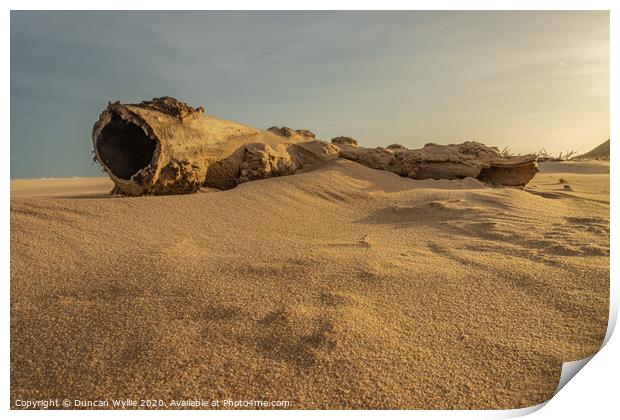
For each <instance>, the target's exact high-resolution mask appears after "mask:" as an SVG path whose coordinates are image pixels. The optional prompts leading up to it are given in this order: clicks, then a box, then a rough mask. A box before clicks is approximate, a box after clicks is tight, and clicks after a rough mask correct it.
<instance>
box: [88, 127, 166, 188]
mask: <svg viewBox="0 0 620 420" xmlns="http://www.w3.org/2000/svg"><path fill="white" fill-rule="evenodd" d="M96 147H97V153H98V154H99V157H100V158H101V160H102V161H103V163H104V164H105V166H106V167H107V168H108V169H109V170H111V171H112V173H114V175H116V176H117V177H118V178H121V179H130V178H131V176H132V175H134V174H135V173H136V172H138V171H139V170H140V169H142V168H144V167H146V166H147V165H148V164H149V163H150V162H151V159H152V158H153V153H154V152H155V141H154V140H152V139H150V138H149V137H147V136H146V134H144V131H142V129H141V128H140V127H138V126H136V125H134V124H131V123H129V122H127V121H125V120H123V119H122V118H120V117H119V116H117V115H113V116H112V120H111V121H110V122H109V123H108V124H107V125H106V126H105V127H104V128H103V130H102V131H101V134H99V137H98V139H97V143H96Z"/></svg>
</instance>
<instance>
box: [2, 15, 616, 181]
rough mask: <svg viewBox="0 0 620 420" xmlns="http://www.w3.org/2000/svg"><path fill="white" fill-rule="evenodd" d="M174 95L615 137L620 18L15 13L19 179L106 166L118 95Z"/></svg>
mask: <svg viewBox="0 0 620 420" xmlns="http://www.w3.org/2000/svg"><path fill="white" fill-rule="evenodd" d="M164 95H169V96H175V97H177V98H179V99H181V100H184V101H186V102H188V103H189V104H190V105H193V106H198V105H202V106H205V109H206V112H207V113H208V114H211V115H215V116H218V117H222V118H226V119H232V120H235V121H238V122H241V123H244V124H247V125H251V126H255V127H259V128H267V127H269V126H271V125H278V126H281V125H286V126H289V127H292V128H295V129H297V128H304V129H309V130H312V131H313V132H315V133H316V134H317V137H319V138H322V139H325V140H329V139H330V138H332V137H335V136H339V135H346V136H352V137H355V138H357V139H358V140H359V142H360V144H361V145H364V146H386V145H388V144H391V143H402V144H404V145H406V146H408V147H412V148H415V147H421V146H423V145H424V144H425V143H427V142H431V141H432V142H437V143H456V142H461V141H465V140H477V141H481V142H484V143H486V144H488V145H492V146H498V147H500V148H502V147H505V146H508V147H510V148H511V150H512V151H513V152H515V153H528V152H535V151H537V150H540V149H541V148H545V149H546V150H547V151H549V152H551V153H558V152H561V151H566V150H573V149H574V150H577V151H578V152H579V153H585V152H587V151H589V150H590V149H592V148H594V147H596V146H597V145H598V144H600V143H602V142H603V141H605V140H607V139H608V138H609V118H610V115H609V13H608V12H606V11H593V12H591V11H570V12H568V11H551V12H547V11H535V12H522V11H514V12H513V11H507V12H425V11H419V12H350V11H349V12H268V11H264V12H207V11H203V12H197V11H192V12H126V11H122V12H107V11H105V12H104V11H96V12H24V11H19V12H11V139H10V143H11V178H38V177H50V178H51V177H82V176H96V175H101V173H100V172H99V168H98V166H97V165H95V164H93V163H92V159H91V150H92V143H91V139H90V136H91V130H92V125H93V123H94V122H95V121H96V120H97V118H98V116H99V113H100V112H101V111H102V110H103V109H104V108H105V106H106V104H107V102H108V101H110V100H121V101H123V102H135V101H141V100H145V99H150V98H152V97H157V96H164Z"/></svg>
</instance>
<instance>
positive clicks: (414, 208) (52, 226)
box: [11, 159, 609, 409]
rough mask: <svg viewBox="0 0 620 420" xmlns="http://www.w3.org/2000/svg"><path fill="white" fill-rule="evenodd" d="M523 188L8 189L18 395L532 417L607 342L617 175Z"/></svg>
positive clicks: (337, 164)
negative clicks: (528, 413) (566, 374)
mask: <svg viewBox="0 0 620 420" xmlns="http://www.w3.org/2000/svg"><path fill="white" fill-rule="evenodd" d="M540 168H541V172H540V173H539V174H537V175H536V177H535V178H534V179H533V181H532V182H531V183H530V184H529V185H528V186H527V187H526V188H525V189H519V188H509V187H504V188H495V187H489V186H487V185H485V184H483V183H481V182H479V181H478V180H475V179H472V178H466V179H463V180H452V181H449V180H424V181H416V180H412V179H407V178H402V177H399V176H397V175H395V174H393V173H390V172H387V171H378V170H373V169H369V168H367V167H364V166H361V165H358V164H356V163H354V162H350V161H345V160H341V159H338V160H335V161H331V162H328V163H327V164H325V165H324V166H322V167H321V168H320V169H318V170H316V171H313V172H308V173H302V174H296V175H292V176H286V177H280V178H271V179H266V180H259V181H253V182H248V183H245V184H242V185H240V186H238V187H237V188H234V189H231V190H228V191H223V192H219V191H218V192H215V190H209V189H205V190H202V191H200V192H199V193H197V194H193V195H179V196H161V197H153V196H147V197H139V198H119V197H113V196H111V195H109V194H108V192H109V191H110V189H111V188H112V186H113V184H112V182H111V181H110V180H109V179H108V178H81V179H48V180H15V181H12V182H11V401H12V404H14V401H15V400H16V399H20V398H21V399H47V398H68V399H71V400H73V399H82V400H103V399H115V398H118V399H125V398H135V399H161V400H163V401H169V400H173V399H174V400H180V399H233V400H257V399H260V400H270V401H271V400H287V401H290V402H291V407H292V408H332V409H338V408H419V409H422V408H423V409H454V408H459V409H464V408H473V409H497V408H518V407H526V406H531V405H535V404H538V403H540V402H543V401H545V400H547V399H549V398H550V397H551V396H552V395H553V393H554V390H555V388H556V386H557V384H558V380H559V376H560V370H561V364H562V363H563V362H565V361H573V360H577V359H581V358H583V357H586V356H589V355H592V354H593V353H595V352H596V351H597V350H598V348H599V347H600V345H601V343H602V340H603V337H604V335H605V331H606V327H607V317H608V300H609V296H608V295H609V162H601V161H585V162H548V163H541V164H540Z"/></svg>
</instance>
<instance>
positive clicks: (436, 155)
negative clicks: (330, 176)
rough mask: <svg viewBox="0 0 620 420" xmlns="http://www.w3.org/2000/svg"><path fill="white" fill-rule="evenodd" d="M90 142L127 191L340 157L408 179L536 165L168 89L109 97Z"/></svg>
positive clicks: (506, 178) (467, 146)
mask: <svg viewBox="0 0 620 420" xmlns="http://www.w3.org/2000/svg"><path fill="white" fill-rule="evenodd" d="M93 146H94V150H95V158H96V159H97V160H98V161H99V162H100V163H101V165H102V166H103V168H104V170H105V171H106V172H107V173H108V175H109V176H110V178H111V179H112V180H113V181H114V183H115V184H116V187H115V190H114V191H115V192H118V193H122V194H125V195H134V196H136V195H144V194H155V195H160V194H184V193H191V192H195V191H197V190H198V189H199V188H200V187H202V186H209V187H215V188H219V189H229V188H233V187H235V186H236V185H238V184H240V183H243V182H248V181H252V180H257V179H264V178H270V177H275V176H283V175H290V174H293V173H295V172H297V171H299V170H300V169H302V168H303V169H304V170H311V169H313V168H315V167H317V166H318V165H320V164H321V163H323V162H325V161H327V160H330V159H336V158H339V157H340V158H344V159H349V160H353V161H356V162H358V163H360V164H362V165H365V166H368V167H371V168H374V169H383V170H388V171H391V172H394V173H396V174H398V175H401V176H405V177H409V178H414V179H425V178H448V179H453V178H464V177H472V178H478V179H480V180H483V181H486V182H490V183H493V184H499V185H510V186H520V185H525V184H527V182H528V181H529V180H530V179H531V178H532V177H533V176H534V175H535V174H536V172H538V169H537V166H536V161H535V158H534V157H533V156H525V157H519V158H502V157H500V155H499V152H498V150H497V149H496V148H493V147H488V146H485V145H483V144H481V143H476V142H465V143H462V144H458V145H446V146H440V145H435V144H427V145H426V146H425V147H424V148H422V149H415V150H413V149H407V148H405V147H404V146H402V145H400V144H393V145H390V146H388V147H387V148H381V147H380V148H374V149H369V148H364V147H359V146H358V144H357V141H356V140H355V139H353V138H351V137H336V138H334V139H332V141H331V143H328V142H324V141H321V140H317V139H316V138H315V135H314V133H312V132H311V131H308V130H292V129H290V128H288V127H281V128H278V127H271V128H269V129H268V130H259V129H256V128H252V127H248V126H245V125H242V124H238V123H236V122H233V121H227V120H222V119H219V118H215V117H212V116H208V115H205V114H204V109H203V108H202V107H198V108H193V107H191V106H189V105H187V104H185V103H183V102H181V101H178V100H176V99H174V98H171V97H162V98H155V99H153V100H152V101H144V102H141V103H139V104H122V103H120V102H114V103H109V104H108V106H107V108H106V109H105V110H104V111H103V112H102V113H101V115H100V117H99V120H98V121H97V122H96V123H95V126H94V127H93Z"/></svg>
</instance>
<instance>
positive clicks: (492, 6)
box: [0, 0, 620, 419]
mask: <svg viewBox="0 0 620 420" xmlns="http://www.w3.org/2000/svg"><path fill="white" fill-rule="evenodd" d="M616 3H618V2H614V1H605V0H591V1H582V0H539V1H535V0H522V1H498V0H495V1H493V0H477V1H463V0H461V1H458V0H445V1H440V0H435V1H432V0H426V1H423V0H419V1H404V0H400V1H398V0H382V1H381V2H371V1H367V0H361V1H357V2H355V3H353V2H350V3H349V2H345V1H338V0H332V1H327V0H315V1H298V2H295V4H292V3H289V2H286V1H282V0H280V1H273V0H264V1H261V2H251V1H248V0H246V1H240V0H239V1H234V0H233V1H228V2H205V1H202V2H201V1H197V0H194V1H186V0H177V1H175V2H164V1H160V0H151V1H133V2H128V1H120V0H107V1H106V2H101V3H98V4H96V5H92V4H84V3H83V2H79V1H75V0H73V1H66V0H59V1H55V2H53V6H54V8H55V9H58V10H72V9H79V10H136V9H156V10H182V9H189V10H198V9H211V10H252V9H256V8H257V6H260V7H261V8H262V9H266V10H281V9H284V10H312V9H315V10H316V9H318V10H344V9H363V10H389V9H416V10H523V9H525V10H611V21H612V22H611V46H612V47H611V51H612V52H618V51H620V42H618V41H619V40H618V26H619V24H620V22H619V19H618V17H619V16H618V15H620V7H619V6H618V5H617V4H616ZM3 4H6V6H5V11H4V13H3V14H2V17H1V18H0V27H1V28H3V39H2V44H1V45H2V47H1V48H2V57H7V58H8V57H9V56H10V55H9V48H10V14H9V10H11V9H16V10H37V9H49V8H50V6H51V5H52V3H50V2H49V1H40V0H39V1H13V0H10V1H8V2H4V3H3ZM5 62H6V61H5ZM610 74H611V92H612V97H611V108H610V110H611V116H617V115H620V113H619V112H618V111H619V110H618V87H619V85H618V75H619V74H620V68H619V67H618V54H617V53H612V55H611V71H610ZM2 75H3V80H4V83H3V84H2V93H3V95H2V97H3V101H2V103H1V105H0V106H1V108H0V118H1V120H2V127H3V132H4V133H3V134H4V135H3V136H2V139H1V140H0V148H1V150H0V159H2V162H1V165H0V170H1V171H2V175H3V176H4V180H5V181H4V183H3V184H2V186H1V188H2V200H3V206H2V209H1V210H0V211H1V212H2V220H3V225H2V234H3V238H2V239H3V240H2V243H1V247H2V248H1V251H2V255H1V257H0V258H1V264H2V273H3V276H2V278H3V281H4V283H3V284H4V288H3V290H2V297H3V303H4V308H5V310H4V311H3V312H2V321H3V323H2V325H3V337H4V341H3V343H4V345H3V346H2V347H1V352H2V353H1V357H2V367H3V372H2V373H3V375H2V389H3V390H4V396H5V397H4V398H2V399H1V402H0V404H2V407H3V408H4V409H5V410H7V411H8V408H9V384H10V382H9V380H10V377H9V349H10V347H9V339H10V334H9V308H10V301H9V294H10V293H9V278H10V268H9V264H10V258H9V206H10V202H9V197H10V186H9V179H10V172H9V164H10V143H9V139H10V117H9V112H10V65H9V64H8V63H7V64H6V65H5V66H3V69H2ZM618 130H619V126H618V123H617V120H616V119H614V118H612V119H611V137H612V138H614V139H617V138H619V137H620V136H618V134H619V131H618ZM612 143H613V142H612ZM612 149H615V147H614V145H613V144H612ZM612 154H614V156H615V152H612ZM616 179H618V168H617V167H616V166H615V165H612V167H611V208H612V215H611V216H612V220H616V217H615V216H616V213H617V208H618V206H617V205H616V204H617V199H616V197H617V194H616V193H617V183H616V182H615V180H616ZM616 233H617V229H616V228H615V225H614V224H612V225H611V244H610V245H611V250H612V257H613V256H614V255H615V254H616V253H615V249H616V244H617V234H616ZM616 274H617V264H615V263H614V261H613V259H612V260H611V271H610V275H611V284H612V290H611V292H612V293H611V296H612V306H611V308H610V325H609V328H608V334H607V336H606V339H605V341H606V343H607V345H606V347H605V348H604V349H603V350H601V352H600V353H599V354H597V355H595V356H594V358H592V361H591V362H590V363H588V365H587V366H585V367H584V369H583V371H584V372H582V373H580V374H579V376H580V379H579V380H577V381H571V382H570V383H569V384H568V385H566V387H564V388H563V389H562V391H561V392H559V394H558V395H557V396H556V397H554V398H553V399H552V400H551V401H550V402H549V403H548V404H546V405H547V407H546V408H545V409H544V410H540V411H538V412H536V414H535V415H534V417H536V418H541V419H542V418H555V417H560V416H561V417H562V418H577V416H579V417H583V416H585V415H588V416H591V415H592V414H594V413H596V414H597V416H600V417H601V418H603V416H608V415H609V414H611V413H615V412H616V410H617V405H616V399H617V396H616V391H615V389H617V387H616V384H617V374H618V373H619V372H618V370H619V369H618V364H619V362H618V353H619V351H618V343H617V342H618V339H617V338H612V339H611V340H610V337H611V333H612V331H613V327H614V325H615V322H616V319H617V312H618V310H617V308H618V306H617V303H618V302H617V297H618V287H617V281H615V280H616V278H617V276H616ZM610 343H611V344H610ZM594 402H596V405H594V406H593V405H592V403H594ZM544 405H545V404H541V405H540V406H537V407H534V408H533V409H524V410H507V411H452V412H450V411H372V412H367V411H321V412H319V414H320V415H323V416H327V417H331V416H338V417H341V416H344V417H348V418H351V417H353V416H362V415H363V416H366V415H368V414H371V415H373V416H377V417H384V416H390V417H392V416H397V417H399V416H407V417H409V416H416V417H421V418H444V417H459V418H463V417H465V418H467V417H469V418H480V417H484V418H502V417H507V416H509V417H510V416H514V415H523V414H527V412H531V411H532V410H536V409H538V408H540V407H541V406H544ZM291 413H294V415H295V416H299V417H310V416H315V415H317V412H313V411H292V412H291V411H276V412H274V411H268V412H261V411H210V412H209V413H205V412H204V411H197V410H196V411H184V412H183V413H182V414H181V415H182V416H187V417H194V416H200V417H203V416H205V415H208V416H212V417H221V416H227V417H228V416H231V415H232V416H233V417H246V416H252V417H255V416H256V417H263V416H269V417H280V416H287V417H288V416H290V414H291ZM8 414H9V415H12V416H15V417H24V418H30V417H31V416H39V415H45V416H46V417H50V418H65V417H69V418H72V417H74V416H79V417H82V416H83V415H84V414H85V412H83V411H73V412H66V411H65V412H53V411H49V412H39V411H27V412H25V411H10V412H9V413H8ZM88 415H89V416H94V417H99V416H105V417H107V416H112V415H113V416H116V417H121V418H128V417H131V418H137V417H145V418H146V417H149V418H151V417H158V418H162V417H164V418H174V417H177V416H179V415H180V414H179V413H178V412H174V411H159V412H153V411H149V412H143V411H121V412H119V411H113V412H112V411H96V412H88ZM594 418H596V417H594Z"/></svg>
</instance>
